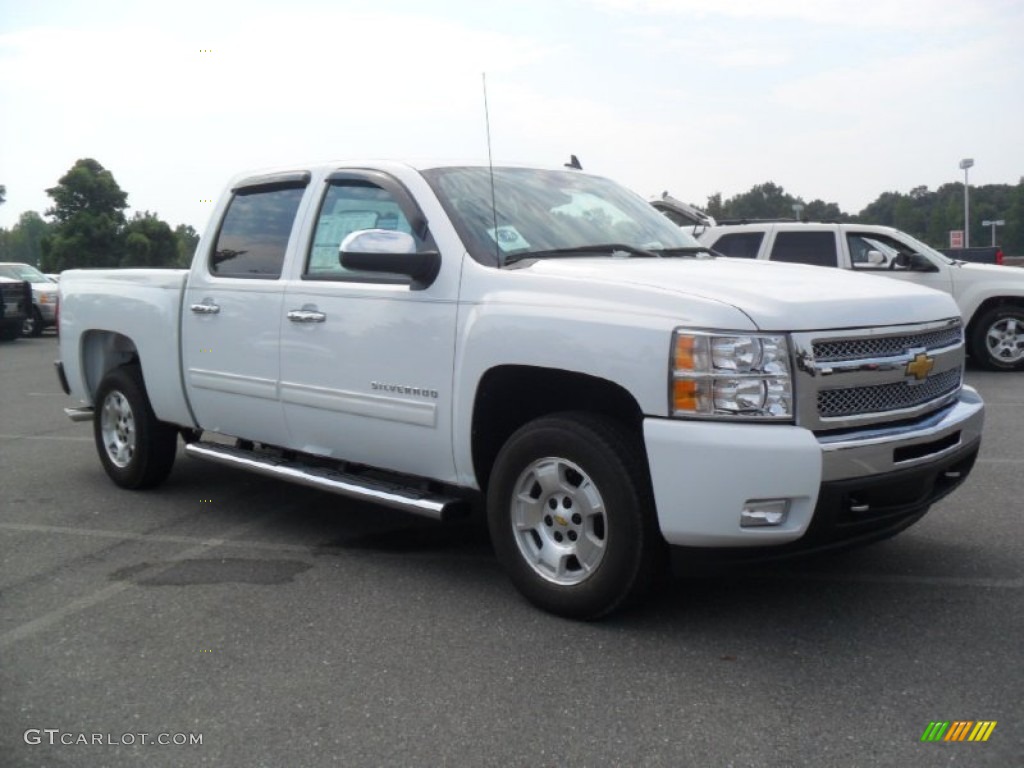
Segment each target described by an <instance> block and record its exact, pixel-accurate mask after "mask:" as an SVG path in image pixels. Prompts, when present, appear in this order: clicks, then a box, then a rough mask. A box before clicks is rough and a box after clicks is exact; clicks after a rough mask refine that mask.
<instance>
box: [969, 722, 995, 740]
mask: <svg viewBox="0 0 1024 768" xmlns="http://www.w3.org/2000/svg"><path fill="white" fill-rule="evenodd" d="M995 729H996V721H995V720H979V721H978V724H977V725H976V726H974V730H973V731H971V735H970V736H969V737H968V739H967V740H968V741H988V737H989V736H991V735H992V731H994V730H995Z"/></svg>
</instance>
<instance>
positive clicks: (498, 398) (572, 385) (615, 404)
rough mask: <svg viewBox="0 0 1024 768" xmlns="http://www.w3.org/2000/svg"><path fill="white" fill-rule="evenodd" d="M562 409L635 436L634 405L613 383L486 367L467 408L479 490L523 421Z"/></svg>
mask: <svg viewBox="0 0 1024 768" xmlns="http://www.w3.org/2000/svg"><path fill="white" fill-rule="evenodd" d="M565 411H577V412H579V411H583V412H589V413H599V414H603V415H605V416H608V417H611V418H613V419H615V420H616V421H618V422H619V423H621V424H622V425H623V426H624V427H625V428H626V429H627V430H628V431H630V432H631V433H633V434H634V435H636V436H637V437H638V438H641V434H642V429H643V412H642V411H641V409H640V405H639V404H638V402H637V400H636V398H635V397H634V396H633V395H632V394H631V393H630V392H629V391H628V390H626V389H625V388H623V387H622V386H621V385H619V384H616V383H615V382H612V381H609V380H607V379H602V378H600V377H597V376H592V375H589V374H584V373H578V372H575V371H566V370H560V369H554V368H543V367H534V366H525V365H501V366H496V367H494V368H491V369H489V370H488V371H487V372H486V373H485V374H484V375H483V377H482V378H481V379H480V384H479V386H478V387H477V390H476V397H475V399H474V404H473V418H472V432H471V434H472V440H471V450H472V457H473V471H474V474H475V475H476V480H477V483H478V485H479V488H480V490H481V491H482V492H483V493H486V491H487V481H488V479H489V477H490V474H491V469H492V467H493V465H494V460H495V458H496V457H497V455H498V452H499V451H500V450H501V447H502V446H503V445H504V444H505V442H506V441H507V440H508V438H509V437H511V436H512V433H513V432H515V431H516V430H517V429H519V428H520V427H521V426H523V425H524V424H526V423H527V422H529V421H532V420H534V419H537V418H540V417H542V416H546V415H549V414H552V413H559V412H565ZM640 443H641V445H642V438H641V439H640ZM644 460H645V461H646V455H645V456H644Z"/></svg>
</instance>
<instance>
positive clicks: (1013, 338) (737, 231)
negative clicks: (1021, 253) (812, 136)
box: [656, 200, 1024, 371]
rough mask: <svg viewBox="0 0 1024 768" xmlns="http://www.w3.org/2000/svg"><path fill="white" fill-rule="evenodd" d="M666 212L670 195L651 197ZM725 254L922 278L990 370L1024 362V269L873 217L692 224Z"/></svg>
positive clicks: (1022, 365)
mask: <svg viewBox="0 0 1024 768" xmlns="http://www.w3.org/2000/svg"><path fill="white" fill-rule="evenodd" d="M656 203H657V205H658V206H659V207H660V209H661V210H662V211H663V212H664V211H665V209H666V206H667V205H668V203H666V202H665V201H663V200H658V201H656ZM696 237H697V238H698V239H699V240H700V241H701V242H702V243H703V244H704V245H707V246H708V247H709V248H712V249H714V250H715V251H717V252H719V253H722V254H724V255H726V256H733V257H738V258H755V259H770V260H772V261H785V262H791V263H800V264H814V265H817V266H822V267H840V268H842V269H851V270H855V271H858V272H863V273H864V274H869V275H883V276H885V277H895V278H898V279H900V280H907V281H909V282H913V283H917V284H919V285H926V286H928V287H929V288H935V289H936V290H940V291H944V292H946V293H948V294H949V295H951V296H952V297H953V298H954V299H956V303H957V305H958V306H959V307H960V311H961V313H962V314H963V317H964V323H965V325H966V332H965V338H966V340H967V351H968V353H969V354H970V355H971V357H972V358H973V359H974V360H975V361H976V362H977V363H978V365H981V366H984V367H986V368H989V369H992V370H997V371H998V370H1002V371H1020V370H1024V269H1014V268H1012V267H1003V266H997V265H995V264H973V263H970V262H966V261H959V260H956V259H951V258H949V257H947V256H945V255H943V254H941V253H939V252H938V251H936V250H935V249H934V248H931V247H929V246H928V245H925V244H924V243H922V242H921V241H920V240H917V239H915V238H913V237H911V236H910V235H908V234H907V233H906V232H901V231H900V230H898V229H893V228H892V227H883V226H878V225H873V224H839V223H830V222H813V221H812V222H797V221H748V222H742V223H735V224H726V223H719V225H717V226H707V227H698V229H697V231H696Z"/></svg>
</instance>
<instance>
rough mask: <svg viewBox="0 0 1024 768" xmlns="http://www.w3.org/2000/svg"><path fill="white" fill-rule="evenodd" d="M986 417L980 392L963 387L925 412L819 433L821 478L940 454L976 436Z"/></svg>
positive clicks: (902, 465)
mask: <svg viewBox="0 0 1024 768" xmlns="http://www.w3.org/2000/svg"><path fill="white" fill-rule="evenodd" d="M984 423H985V405H984V403H983V402H982V400H981V397H980V396H979V395H978V393H977V392H976V391H975V390H974V389H973V388H971V387H964V388H963V389H962V390H961V392H960V397H959V399H958V400H957V401H956V402H954V403H953V404H952V405H949V406H947V407H946V408H944V409H942V410H941V411H938V412H936V413H933V414H931V415H929V416H926V417H924V418H921V419H916V420H914V421H911V422H907V423H904V424H900V425H897V426H887V427H878V428H866V429H857V430H847V431H844V432H841V433H835V434H831V435H824V436H819V437H818V443H819V444H820V445H821V450H822V470H821V475H822V477H821V479H822V482H831V481H833V480H847V479H850V478H857V477H868V476H874V475H881V474H885V473H888V472H895V471H897V470H901V469H913V468H915V467H919V466H923V465H926V464H930V463H932V462H935V461H938V460H941V459H942V458H945V457H946V456H949V455H952V454H955V453H956V452H958V451H960V450H963V448H964V446H968V445H972V444H974V443H975V442H977V441H978V440H979V439H980V438H981V431H982V427H983V426H984Z"/></svg>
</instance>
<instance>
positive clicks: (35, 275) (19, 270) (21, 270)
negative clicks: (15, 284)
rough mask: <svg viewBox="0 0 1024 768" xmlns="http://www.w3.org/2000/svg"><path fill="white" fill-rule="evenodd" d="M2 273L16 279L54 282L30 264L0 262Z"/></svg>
mask: <svg viewBox="0 0 1024 768" xmlns="http://www.w3.org/2000/svg"><path fill="white" fill-rule="evenodd" d="M0 275H3V276H4V277H13V278H14V279H15V280H28V281H29V282H30V283H51V282H53V281H52V280H50V278H48V277H47V276H46V275H44V274H43V273H42V272H40V271H39V270H38V269H36V268H35V267H30V266H29V265H28V264H0Z"/></svg>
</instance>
